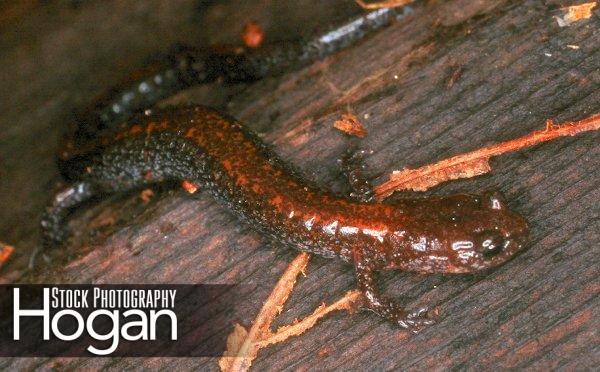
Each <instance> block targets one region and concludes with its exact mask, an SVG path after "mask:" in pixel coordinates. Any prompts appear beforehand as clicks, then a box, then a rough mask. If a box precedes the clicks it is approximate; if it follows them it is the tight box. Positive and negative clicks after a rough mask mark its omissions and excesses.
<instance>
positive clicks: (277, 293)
mask: <svg viewBox="0 0 600 372" xmlns="http://www.w3.org/2000/svg"><path fill="white" fill-rule="evenodd" d="M309 258H310V255H309V254H308V253H304V252H303V253H300V254H299V255H298V256H296V258H295V259H294V260H293V261H292V262H290V264H289V265H288V267H287V269H286V270H285V272H284V273H283V275H282V276H281V278H280V279H279V281H277V284H276V285H275V288H273V291H272V292H271V294H270V295H269V298H268V299H267V301H266V302H265V303H264V305H263V307H262V308H261V309H260V312H259V313H258V315H257V317H256V319H255V320H254V324H253V325H252V327H251V328H250V331H249V332H248V333H247V334H246V335H245V340H244V342H243V343H241V346H240V348H239V350H236V351H235V352H233V350H227V351H228V352H229V353H228V352H226V353H225V355H224V356H223V357H222V358H221V360H220V361H219V366H220V367H221V370H223V371H247V370H248V368H250V365H251V364H252V361H253V360H254V359H255V358H256V355H257V353H258V350H259V349H260V346H258V344H257V342H260V341H261V340H263V339H265V338H267V337H269V336H270V335H271V331H270V329H269V328H270V327H271V323H273V319H275V317H276V316H277V314H279V313H280V312H281V309H282V308H283V305H284V304H285V301H286V300H287V298H288V296H289V294H290V292H291V291H292V289H293V288H294V284H295V283H296V277H297V276H298V274H300V273H301V272H303V271H304V269H305V268H306V265H307V264H308V259H309ZM238 327H241V326H238ZM238 334H241V333H240V332H239V329H238ZM230 342H233V341H231V340H228V345H229V344H230ZM234 343H235V342H234ZM232 352H233V353H232ZM232 354H233V355H232ZM232 356H233V357H234V358H233V359H232V358H230V357H232Z"/></svg>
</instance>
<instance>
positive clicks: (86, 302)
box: [0, 285, 242, 357]
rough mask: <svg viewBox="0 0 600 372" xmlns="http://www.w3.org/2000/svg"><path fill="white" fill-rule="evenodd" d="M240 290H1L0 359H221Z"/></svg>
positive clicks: (84, 287) (152, 287) (148, 287)
mask: <svg viewBox="0 0 600 372" xmlns="http://www.w3.org/2000/svg"><path fill="white" fill-rule="evenodd" d="M241 289H242V287H240V286H232V285H0V356H1V357H33V356H44V357H54V356H66V357H78V356H139V357H141V356H145V357H149V356H177V357H197V356H220V355H221V354H222V353H223V351H224V350H225V342H226V339H227V335H228V334H229V333H230V332H231V330H232V328H233V322H234V320H233V319H235V317H234V313H235V305H236V301H237V302H240V296H241V295H240V293H241Z"/></svg>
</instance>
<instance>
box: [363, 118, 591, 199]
mask: <svg viewBox="0 0 600 372" xmlns="http://www.w3.org/2000/svg"><path fill="white" fill-rule="evenodd" d="M598 129H600V114H594V115H592V116H590V117H588V118H585V119H583V120H580V121H577V122H568V123H563V124H560V125H555V124H554V123H553V122H552V121H550V120H548V121H546V128H545V129H543V130H540V131H535V132H532V133H530V134H528V135H525V136H523V137H519V138H516V139H513V140H510V141H506V142H500V143H497V144H495V145H491V146H487V147H484V148H481V149H478V150H475V151H471V152H468V153H465V154H461V155H456V156H453V157H451V158H448V159H444V160H441V161H439V162H437V163H434V164H429V165H426V166H423V167H421V168H417V169H404V170H402V171H396V172H393V173H392V174H390V175H389V179H388V180H387V181H386V182H384V183H382V184H380V185H378V186H376V187H375V195H376V198H377V199H379V200H382V199H385V198H386V197H388V196H390V195H391V194H392V193H393V192H394V191H401V190H414V191H425V190H427V189H428V188H430V187H433V186H436V185H438V184H440V183H442V182H446V181H450V180H455V179H459V178H470V177H474V176H478V175H481V174H485V173H487V172H489V171H490V170H491V168H490V165H489V159H490V158H491V157H492V156H498V155H501V154H504V153H507V152H511V151H516V150H520V149H523V148H525V147H530V146H534V145H537V144H539V143H542V142H546V141H550V140H553V139H555V138H558V137H563V136H575V135H577V134H579V133H583V132H587V131H592V130H598Z"/></svg>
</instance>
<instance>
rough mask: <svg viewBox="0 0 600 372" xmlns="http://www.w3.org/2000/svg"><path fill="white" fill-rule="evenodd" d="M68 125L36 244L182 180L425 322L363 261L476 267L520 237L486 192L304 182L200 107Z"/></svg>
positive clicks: (410, 324) (443, 269)
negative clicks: (115, 195)
mask: <svg viewBox="0 0 600 372" xmlns="http://www.w3.org/2000/svg"><path fill="white" fill-rule="evenodd" d="M341 46H345V45H341ZM278 53H281V52H278ZM291 55H292V56H295V57H294V58H297V57H298V55H297V53H296V54H294V53H292V54H291ZM318 56H320V55H318ZM316 57H317V56H315V58H316ZM242 59H243V58H242ZM98 112H102V110H100V111H98ZM107 122H108V123H110V120H109V121H107ZM110 126H113V127H114V124H110ZM77 133H78V135H79V136H81V137H82V138H78V139H76V140H73V141H71V142H70V144H71V145H72V146H70V147H68V148H66V149H65V150H64V151H63V153H62V156H61V158H62V161H63V167H64V168H67V169H70V170H71V171H70V172H69V173H70V176H71V178H74V179H77V181H76V182H75V183H74V184H73V185H72V186H70V187H68V188H67V189H65V190H64V191H62V192H61V193H59V194H58V195H57V196H56V197H55V198H54V200H53V202H52V204H51V205H50V207H49V208H48V211H47V213H46V215H45V217H44V219H43V221H42V225H43V228H44V238H45V245H46V246H53V245H57V244H60V243H61V242H62V241H63V240H64V238H65V236H66V233H65V232H64V229H63V223H62V221H63V220H64V219H65V217H66V216H67V214H68V213H69V211H70V210H71V209H72V208H73V207H75V206H77V204H79V203H81V202H82V201H84V200H87V199H89V198H90V197H92V196H94V195H97V194H103V193H112V192H123V191H127V190H132V189H134V188H139V187H141V186H143V185H145V184H149V183H155V182H160V181H163V180H186V181H189V182H192V183H194V184H196V185H197V186H199V187H200V188H201V189H205V190H207V191H209V192H210V193H211V194H212V195H213V196H214V197H215V198H217V199H218V200H219V201H221V202H222V204H223V205H224V206H226V207H227V208H228V209H229V210H231V211H233V212H234V213H235V214H236V215H237V216H239V217H240V219H242V220H246V221H249V222H250V223H251V224H252V226H256V227H257V228H258V229H259V230H260V231H262V232H264V233H265V234H267V235H269V236H271V237H272V238H274V239H276V240H278V241H280V242H283V243H285V244H288V245H291V246H293V247H295V248H297V249H299V250H302V251H307V252H311V253H315V254H319V255H322V256H325V257H340V258H341V259H343V260H344V261H346V262H349V263H353V264H354V265H355V267H356V272H357V279H358V284H359V287H360V289H361V290H362V291H363V292H364V294H365V299H366V306H367V307H368V308H369V309H371V310H373V311H375V312H376V313H378V314H380V315H381V316H384V317H386V318H387V319H390V320H392V321H394V322H395V323H397V324H399V325H400V326H402V327H405V328H409V329H411V330H414V331H416V330H417V329H419V327H420V326H422V325H425V324H430V323H432V319H429V318H428V316H427V311H426V310H425V309H420V310H418V311H416V312H413V313H406V312H405V311H403V309H401V308H400V307H398V306H397V305H395V304H394V303H393V302H391V301H389V300H387V299H385V298H383V297H381V296H379V294H378V291H377V288H376V283H375V280H374V277H373V275H374V272H375V271H379V270H387V269H400V270H407V271H415V272H421V273H436V272H437V273H469V272H474V271H479V270H483V269H487V268H489V267H492V266H496V265H498V264H501V263H502V262H505V261H506V260H507V259H509V258H510V257H512V256H513V255H514V254H515V253H516V252H517V251H519V250H520V249H521V248H522V247H523V244H524V243H525V241H526V240H527V236H528V228H527V224H526V222H525V220H524V219H523V218H522V217H520V216H519V215H518V214H516V213H514V212H511V211H510V210H509V209H508V208H507V207H506V205H505V203H504V202H503V200H502V198H501V197H500V196H499V195H498V194H496V193H487V194H484V195H479V196H477V195H454V196H448V197H431V198H421V199H409V200H402V201H400V202H398V203H396V204H393V205H391V204H382V203H374V202H367V203H364V202H362V203H361V202H358V201H355V200H352V199H349V198H348V199H346V198H340V197H336V196H333V195H332V194H329V193H327V192H324V191H322V190H319V189H317V188H314V187H311V186H310V185H308V184H307V183H306V182H304V181H303V180H302V179H301V178H300V177H299V176H298V175H297V174H296V173H295V172H294V171H292V170H291V169H290V168H289V167H287V166H286V165H285V164H283V163H282V162H281V161H280V160H279V159H278V158H277V156H275V155H274V154H273V153H272V152H271V151H270V150H269V149H268V148H267V147H266V146H265V145H264V144H263V143H262V142H261V141H260V140H259V139H257V137H255V136H254V135H252V134H251V133H249V132H248V131H246V130H245V129H244V127H243V126H242V125H241V124H240V123H238V122H236V121H235V120H234V119H232V118H229V117H227V116H225V115H223V114H220V113H218V112H216V111H214V110H212V109H209V108H206V107H201V106H198V107H188V108H176V109H175V108H173V109H166V110H160V111H155V112H153V113H146V114H139V115H137V116H135V117H134V118H133V119H131V120H129V121H128V122H127V123H125V124H122V125H121V126H120V127H117V128H110V129H109V130H105V131H103V132H100V133H99V134H93V135H90V136H88V135H85V136H84V135H83V134H82V133H83V132H82V131H81V130H79V131H78V132H77Z"/></svg>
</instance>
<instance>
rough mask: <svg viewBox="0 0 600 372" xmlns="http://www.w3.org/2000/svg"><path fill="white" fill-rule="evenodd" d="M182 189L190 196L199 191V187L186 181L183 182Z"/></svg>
mask: <svg viewBox="0 0 600 372" xmlns="http://www.w3.org/2000/svg"><path fill="white" fill-rule="evenodd" d="M181 187H182V188H183V189H184V190H185V191H187V192H189V193H190V194H193V193H195V192H196V191H198V186H196V185H194V184H193V183H191V182H190V181H186V180H183V181H181Z"/></svg>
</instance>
